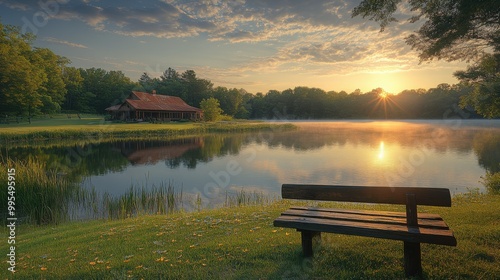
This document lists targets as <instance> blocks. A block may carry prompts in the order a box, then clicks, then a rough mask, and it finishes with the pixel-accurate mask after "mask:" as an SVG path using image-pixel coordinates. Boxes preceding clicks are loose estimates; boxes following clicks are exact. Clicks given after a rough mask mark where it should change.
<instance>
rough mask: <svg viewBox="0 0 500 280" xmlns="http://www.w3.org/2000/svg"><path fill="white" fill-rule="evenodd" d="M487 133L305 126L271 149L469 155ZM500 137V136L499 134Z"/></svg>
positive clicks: (386, 125)
mask: <svg viewBox="0 0 500 280" xmlns="http://www.w3.org/2000/svg"><path fill="white" fill-rule="evenodd" d="M486 131H487V130H485V129H481V128H479V129H477V128H467V127H463V128H459V129H453V128H452V127H447V126H437V125H427V124H412V123H383V122H382V123H371V122H366V123H363V122H360V123H352V122H346V123H338V124H335V125H333V126H332V125H327V124H318V125H316V126H314V125H311V126H303V127H302V129H300V130H297V131H290V132H284V133H281V134H278V135H275V137H273V138H272V140H271V143H270V145H271V146H278V145H282V146H283V147H286V148H289V149H294V150H299V151H307V150H313V149H321V148H323V147H325V146H344V145H346V144H349V145H354V146H356V145H367V146H374V147H377V146H378V145H379V144H380V142H381V141H384V143H386V144H396V145H400V146H402V147H408V148H428V149H432V150H434V151H436V152H438V153H445V152H447V151H453V152H458V153H464V154H465V153H469V152H470V151H471V142H472V140H473V139H474V138H475V137H476V135H477V134H481V133H484V132H486ZM499 133H500V132H499Z"/></svg>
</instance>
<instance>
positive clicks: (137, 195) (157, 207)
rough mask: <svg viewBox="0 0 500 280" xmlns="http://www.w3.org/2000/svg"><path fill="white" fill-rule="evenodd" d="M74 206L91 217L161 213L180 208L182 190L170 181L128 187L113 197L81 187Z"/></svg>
mask: <svg viewBox="0 0 500 280" xmlns="http://www.w3.org/2000/svg"><path fill="white" fill-rule="evenodd" d="M80 192H81V193H83V195H80V196H79V197H78V201H77V206H76V207H79V208H80V209H81V211H80V212H82V211H83V212H85V213H86V216H87V217H89V218H93V219H109V220H116V219H125V218H130V217H137V216H139V215H155V214H156V215H165V214H171V213H175V212H178V211H180V210H182V189H181V191H180V192H176V191H175V187H174V186H173V185H172V183H171V182H169V183H168V184H167V183H164V182H162V183H161V184H160V185H159V186H155V185H152V186H151V187H150V188H148V187H147V185H146V186H142V187H136V186H131V187H130V188H129V189H128V191H127V192H125V193H124V194H122V195H119V196H113V195H111V194H109V193H108V192H104V193H103V194H99V193H97V192H96V190H95V189H94V188H92V189H90V190H81V191H80Z"/></svg>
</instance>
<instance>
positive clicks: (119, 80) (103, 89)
mask: <svg viewBox="0 0 500 280" xmlns="http://www.w3.org/2000/svg"><path fill="white" fill-rule="evenodd" d="M80 75H81V76H82V78H83V84H82V94H83V96H82V97H83V98H84V99H86V100H88V101H89V102H91V104H88V106H89V107H90V108H92V110H93V111H94V112H95V113H103V112H104V109H106V108H107V107H109V106H112V105H116V104H119V103H121V102H122V101H123V100H124V99H125V98H126V97H127V96H128V95H129V94H130V91H131V90H132V88H133V87H134V86H135V84H134V83H133V82H132V81H131V80H130V79H129V78H128V77H126V76H125V74H124V73H123V72H121V71H109V72H108V71H106V70H104V69H101V68H89V69H80ZM92 96H94V98H92ZM83 106H85V105H83Z"/></svg>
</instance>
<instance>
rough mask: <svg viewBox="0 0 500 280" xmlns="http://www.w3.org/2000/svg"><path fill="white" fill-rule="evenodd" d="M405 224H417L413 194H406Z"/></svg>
mask: <svg viewBox="0 0 500 280" xmlns="http://www.w3.org/2000/svg"><path fill="white" fill-rule="evenodd" d="M406 224H407V225H409V226H417V225H418V219H417V201H416V198H415V194H413V193H407V194H406Z"/></svg>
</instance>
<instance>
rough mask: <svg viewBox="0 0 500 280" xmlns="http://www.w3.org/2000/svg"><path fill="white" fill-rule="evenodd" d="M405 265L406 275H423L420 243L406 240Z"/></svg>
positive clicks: (404, 246)
mask: <svg viewBox="0 0 500 280" xmlns="http://www.w3.org/2000/svg"><path fill="white" fill-rule="evenodd" d="M403 248H404V267H405V275H406V277H411V276H420V275H422V253H421V251H420V243H413V242H404V245H403Z"/></svg>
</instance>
